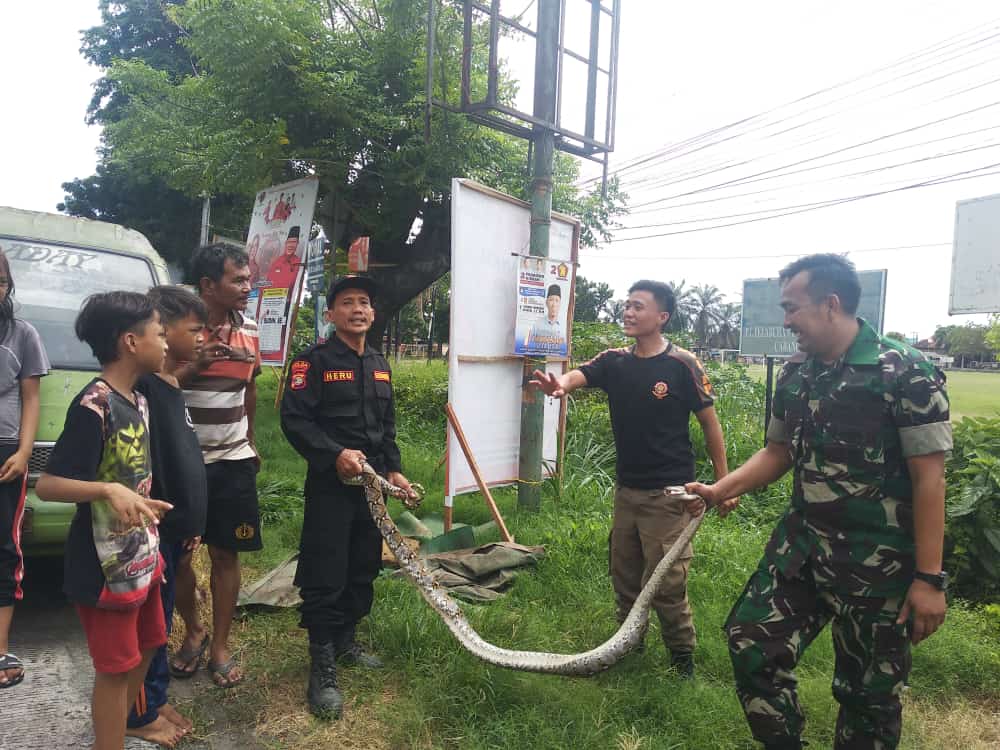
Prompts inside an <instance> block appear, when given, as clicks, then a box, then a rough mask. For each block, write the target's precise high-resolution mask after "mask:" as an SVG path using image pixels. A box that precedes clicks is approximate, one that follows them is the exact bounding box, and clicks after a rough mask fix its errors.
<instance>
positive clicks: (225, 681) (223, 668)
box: [208, 657, 246, 689]
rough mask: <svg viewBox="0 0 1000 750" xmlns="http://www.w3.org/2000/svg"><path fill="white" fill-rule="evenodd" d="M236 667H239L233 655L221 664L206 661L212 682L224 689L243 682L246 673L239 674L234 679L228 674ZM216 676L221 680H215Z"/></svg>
mask: <svg viewBox="0 0 1000 750" xmlns="http://www.w3.org/2000/svg"><path fill="white" fill-rule="evenodd" d="M237 667H239V664H237V663H236V658H235V657H234V658H232V659H230V660H229V661H227V662H225V663H223V664H212V662H209V663H208V671H209V672H210V673H211V675H212V682H214V683H215V684H216V685H217V686H218V687H220V688H225V689H229V688H232V687H236V686H237V685H239V684H240V683H241V682H243V678H244V677H245V676H246V675H241V676H240V677H237V678H236V679H235V680H234V679H232V678H231V677H230V676H229V675H230V674H232V672H233V670H234V669H236V668H237ZM217 677H219V678H221V679H222V681H221V682H220V681H219V680H217V679H216V678H217Z"/></svg>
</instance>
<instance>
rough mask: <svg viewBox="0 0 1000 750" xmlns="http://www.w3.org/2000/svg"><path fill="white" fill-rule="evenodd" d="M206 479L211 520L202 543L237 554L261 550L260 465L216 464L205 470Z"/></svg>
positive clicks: (251, 461) (249, 460) (243, 462)
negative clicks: (258, 482)
mask: <svg viewBox="0 0 1000 750" xmlns="http://www.w3.org/2000/svg"><path fill="white" fill-rule="evenodd" d="M205 475H206V478H207V479H208V516H207V518H206V519H205V533H204V535H203V536H202V541H203V542H204V543H205V544H210V545H212V546H213V547H221V548H222V549H231V550H235V551H237V552H253V551H254V550H258V549H261V548H262V547H263V546H264V543H263V541H262V540H261V538H260V507H259V506H258V504H257V463H256V461H255V460H254V459H252V458H245V459H242V460H240V461H216V462H215V463H211V464H207V465H206V466H205Z"/></svg>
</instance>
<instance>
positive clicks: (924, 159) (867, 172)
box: [623, 143, 1000, 230]
mask: <svg viewBox="0 0 1000 750" xmlns="http://www.w3.org/2000/svg"><path fill="white" fill-rule="evenodd" d="M998 147H1000V143H990V144H986V145H982V146H976V147H974V148H967V149H962V150H959V151H950V152H946V153H943V154H937V155H935V156H925V157H922V158H920V159H913V160H911V161H904V162H900V163H898V164H889V165H886V166H882V167H878V168H876V169H866V170H863V171H861V172H851V173H849V174H844V175H837V176H835V177H831V178H828V179H826V180H820V181H818V182H816V181H814V182H807V183H798V184H799V185H804V184H805V185H815V184H818V183H819V182H834V181H837V180H843V179H849V178H852V177H862V176H867V175H870V174H875V173H877V172H883V171H888V170H890V169H899V168H900V167H907V166H912V165H913V164H920V163H923V162H927V161H933V160H934V159H943V158H950V157H953V156H961V155H964V154H969V153H973V152H976V151H983V150H986V149H990V148H998ZM827 202H828V201H814V202H812V203H801V204H799V205H796V206H783V207H780V208H762V209H758V210H756V211H746V212H743V213H737V214H728V215H724V216H712V217H704V218H700V219H677V220H674V221H668V222H662V223H658V224H639V225H634V226H626V227H623V229H628V230H632V229H658V228H660V227H672V226H677V225H679V224H697V223H700V222H706V221H722V220H724V219H736V218H740V217H743V216H752V215H754V214H761V213H770V212H774V211H785V210H788V209H794V208H805V207H807V206H819V205H822V204H824V203H827Z"/></svg>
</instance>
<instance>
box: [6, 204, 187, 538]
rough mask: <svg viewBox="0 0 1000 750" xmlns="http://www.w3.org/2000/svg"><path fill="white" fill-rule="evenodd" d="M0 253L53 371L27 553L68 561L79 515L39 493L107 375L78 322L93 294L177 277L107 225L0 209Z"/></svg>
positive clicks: (38, 442) (131, 237)
mask: <svg viewBox="0 0 1000 750" xmlns="http://www.w3.org/2000/svg"><path fill="white" fill-rule="evenodd" d="M0 249H2V250H3V252H4V253H5V254H6V255H7V258H8V260H9V261H10V270H11V275H12V276H13V277H14V280H15V282H16V284H17V292H16V294H15V296H14V314H15V315H16V316H17V317H19V318H21V319H23V320H26V321H28V322H29V323H31V324H32V325H33V326H34V327H35V328H36V329H37V330H38V333H39V334H40V335H41V337H42V342H43V343H44V344H45V350H46V352H48V355H49V360H50V361H51V363H52V370H51V372H50V373H49V375H48V376H47V377H44V378H42V383H41V417H40V419H39V424H38V434H37V436H36V437H35V448H34V450H33V451H32V453H31V461H30V462H29V464H28V497H27V503H26V509H25V514H24V523H23V526H22V547H23V549H24V553H25V554H26V555H29V556H31V555H34V556H40V555H61V554H62V550H63V544H64V542H65V540H66V534H67V532H68V531H69V524H70V520H71V519H72V518H73V513H74V511H75V510H76V508H75V506H74V505H73V504H71V503H48V502H43V501H41V500H39V499H38V497H37V496H36V495H35V492H34V485H35V481H36V480H37V479H38V475H39V474H40V473H41V472H42V471H43V470H44V469H45V464H46V462H47V461H48V458H49V454H50V453H51V451H52V446H53V445H54V444H55V441H56V438H58V437H59V433H60V432H61V431H62V428H63V420H64V419H65V417H66V409H67V408H68V407H69V403H70V399H72V398H73V396H75V395H76V394H77V393H78V392H79V391H80V390H81V389H82V388H83V386H84V385H86V384H87V383H88V382H89V381H90V379H91V378H93V377H94V375H95V373H97V372H98V371H99V370H100V367H99V366H98V364H97V360H96V359H94V357H93V355H92V354H91V352H90V348H89V347H88V346H87V345H86V344H84V343H82V342H80V341H78V340H77V338H76V335H75V334H74V332H73V323H74V321H75V320H76V315H77V313H78V312H79V310H80V306H81V304H82V303H83V301H84V300H85V299H86V298H87V297H88V296H89V295H91V294H94V293H97V292H106V291H111V290H114V289H125V290H130V291H136V292H146V291H147V290H148V289H149V288H150V287H151V286H155V285H156V284H167V283H170V277H169V273H168V271H167V264H166V263H165V262H164V260H163V258H161V257H160V255H159V254H158V253H157V252H156V250H154V249H153V246H152V245H151V244H149V240H147V239H146V238H145V237H144V236H143V235H141V234H140V233H139V232H136V231H133V230H131V229H126V228H125V227H121V226H118V225H117V224H109V223H107V222H103V221H91V220H89V219H78V218H74V217H70V216H61V215H58V214H48V213H40V212H37V211H22V210H20V209H16V208H4V207H0Z"/></svg>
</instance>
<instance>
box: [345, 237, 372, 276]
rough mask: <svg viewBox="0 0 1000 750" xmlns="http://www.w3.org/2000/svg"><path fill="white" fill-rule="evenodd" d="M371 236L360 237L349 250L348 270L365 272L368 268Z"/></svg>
mask: <svg viewBox="0 0 1000 750" xmlns="http://www.w3.org/2000/svg"><path fill="white" fill-rule="evenodd" d="M369 242H370V238H369V237H358V238H357V239H356V240H354V242H352V243H351V246H350V248H348V250H347V270H348V271H349V272H350V273H364V272H365V271H367V270H368V245H369Z"/></svg>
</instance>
